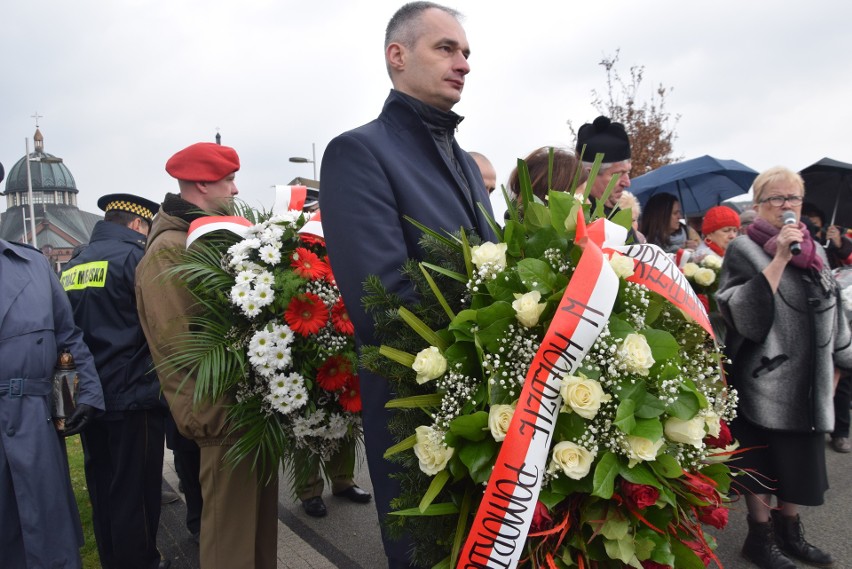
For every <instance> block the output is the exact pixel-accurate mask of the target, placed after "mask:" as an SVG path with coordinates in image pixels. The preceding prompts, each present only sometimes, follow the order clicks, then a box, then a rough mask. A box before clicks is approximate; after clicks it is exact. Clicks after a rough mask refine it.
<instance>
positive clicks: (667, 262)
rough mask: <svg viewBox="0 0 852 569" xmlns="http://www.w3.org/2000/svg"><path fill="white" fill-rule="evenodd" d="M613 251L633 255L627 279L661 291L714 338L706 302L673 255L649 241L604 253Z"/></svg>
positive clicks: (612, 248) (607, 249) (607, 250)
mask: <svg viewBox="0 0 852 569" xmlns="http://www.w3.org/2000/svg"><path fill="white" fill-rule="evenodd" d="M613 251H617V252H619V253H621V254H623V255H626V256H628V257H630V258H632V259H633V261H634V262H633V271H634V273H633V276H631V277H628V278H627V280H628V281H630V282H634V283H639V284H641V285H643V286H645V287H646V288H648V290H652V291H654V292H656V293H658V294H660V295H662V296H663V297H664V298H665V299H666V300H668V301H669V302H671V303H672V304H674V305H675V306H677V307H678V308H679V309H681V310H682V311H683V312H684V313H685V314H686V315H687V316H689V317H690V318H692V319H693V320H694V321H695V322H696V323H697V324H698V325H699V326H701V327H702V328H704V330H706V331H707V333H708V334H710V337H711V338H715V335H714V334H713V327H712V326H711V325H710V318H709V317H708V316H707V311H706V310H705V309H704V305H703V304H702V303H701V301H700V300H698V295H697V294H695V291H694V290H693V289H692V287H691V286H690V285H689V281H688V280H687V279H686V276H684V274H683V272H681V270H680V269H679V268H678V266H677V264H676V263H675V261H674V259H672V257H671V255H669V254H668V253H666V252H665V251H663V250H662V249H660V248H659V247H657V246H656V245H648V244H643V245H625V246H622V247H617V246H616V247H606V246H605V247H604V253H612V252H613Z"/></svg>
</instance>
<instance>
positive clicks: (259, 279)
mask: <svg viewBox="0 0 852 569" xmlns="http://www.w3.org/2000/svg"><path fill="white" fill-rule="evenodd" d="M254 282H255V283H257V284H263V285H266V286H272V285H273V284H275V275H273V274H272V273H270V272H269V271H261V272H259V273H258V274H257V276H256V277H255V279H254Z"/></svg>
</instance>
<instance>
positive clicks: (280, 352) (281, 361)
mask: <svg viewBox="0 0 852 569" xmlns="http://www.w3.org/2000/svg"><path fill="white" fill-rule="evenodd" d="M268 357H269V361H270V363H271V364H272V365H273V366H275V368H277V369H285V368H286V367H287V366H289V365H290V362H292V361H293V356H292V353H291V351H290V346H289V345H287V344H279V343H276V344H275V346H274V347H273V348H272V349H270V350H269V356H268Z"/></svg>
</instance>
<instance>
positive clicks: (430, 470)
mask: <svg viewBox="0 0 852 569" xmlns="http://www.w3.org/2000/svg"><path fill="white" fill-rule="evenodd" d="M414 432H415V433H416V438H417V442H416V443H414V454H415V455H416V456H417V459H418V460H419V461H420V470H422V471H423V472H424V473H425V474H428V475H429V476H434V475H436V474H438V473H439V472H441V471H442V470H444V468H445V467H446V466H447V463H448V462H449V461H450V458H452V456H453V450H454V449H453V447H450V446H447V445H446V444H445V443H444V436H443V434H442V433H441V432H440V431H436V430H435V429H433V428H432V427H427V426H426V425H421V426H419V427H417V428H416V429H415V430H414Z"/></svg>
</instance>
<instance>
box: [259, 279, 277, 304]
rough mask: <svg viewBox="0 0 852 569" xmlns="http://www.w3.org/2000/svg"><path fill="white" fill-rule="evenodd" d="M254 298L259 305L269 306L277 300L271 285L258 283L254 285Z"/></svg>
mask: <svg viewBox="0 0 852 569" xmlns="http://www.w3.org/2000/svg"><path fill="white" fill-rule="evenodd" d="M254 299H255V300H256V301H257V304H258V305H259V306H268V305H270V304H272V301H273V300H275V293H274V292H273V291H272V287H271V286H269V285H262V284H258V285H257V286H256V287H254Z"/></svg>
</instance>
